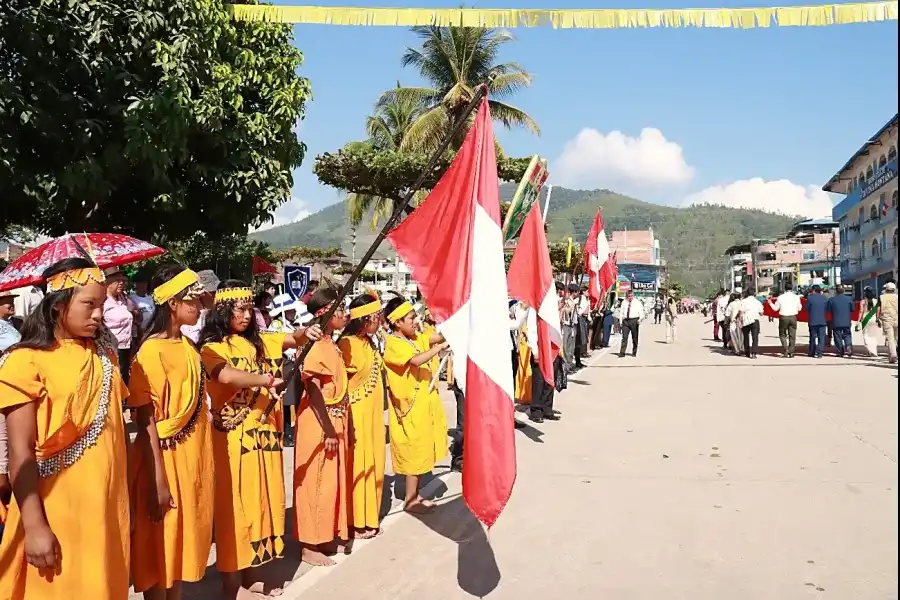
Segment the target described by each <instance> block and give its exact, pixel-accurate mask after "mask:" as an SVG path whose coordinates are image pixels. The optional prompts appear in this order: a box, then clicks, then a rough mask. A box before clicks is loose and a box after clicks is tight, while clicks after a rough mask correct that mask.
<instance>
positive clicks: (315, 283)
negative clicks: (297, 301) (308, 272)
mask: <svg viewBox="0 0 900 600" xmlns="http://www.w3.org/2000/svg"><path fill="white" fill-rule="evenodd" d="M317 289H319V280H318V279H310V280H309V283H307V284H306V291H307V292H312V291H313V290H317Z"/></svg>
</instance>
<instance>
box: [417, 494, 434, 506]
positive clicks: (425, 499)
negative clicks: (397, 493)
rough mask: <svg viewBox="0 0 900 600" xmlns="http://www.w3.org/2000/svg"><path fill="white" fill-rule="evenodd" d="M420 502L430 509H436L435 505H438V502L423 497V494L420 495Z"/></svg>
mask: <svg viewBox="0 0 900 600" xmlns="http://www.w3.org/2000/svg"><path fill="white" fill-rule="evenodd" d="M419 502H420V503H421V504H422V506H427V507H428V508H430V509H434V507H435V506H437V504H435V503H434V502H433V501H431V500H428V499H427V498H423V497H422V496H419Z"/></svg>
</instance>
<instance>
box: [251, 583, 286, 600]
mask: <svg viewBox="0 0 900 600" xmlns="http://www.w3.org/2000/svg"><path fill="white" fill-rule="evenodd" d="M246 588H247V591H248V592H250V593H251V594H254V595H255V597H258V598H277V597H278V596H280V595H282V594H283V593H284V590H283V589H281V588H280V587H277V586H268V587H267V586H266V584H265V583H263V582H262V581H256V582H254V583H252V584H250V585H248V586H246Z"/></svg>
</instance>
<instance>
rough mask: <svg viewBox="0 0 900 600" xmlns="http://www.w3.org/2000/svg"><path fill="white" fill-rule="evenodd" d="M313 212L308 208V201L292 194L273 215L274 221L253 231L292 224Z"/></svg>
mask: <svg viewBox="0 0 900 600" xmlns="http://www.w3.org/2000/svg"><path fill="white" fill-rule="evenodd" d="M311 214H312V211H310V210H309V209H307V208H306V203H305V202H303V200H300V199H299V198H296V197H294V196H291V199H290V200H288V201H287V202H285V203H284V204H282V205H281V206H279V207H278V209H277V210H275V213H274V214H273V215H272V216H273V218H274V221H273V222H269V223H263V224H262V226H260V227H258V228H256V229H252V230H251V231H265V230H266V229H272V228H273V227H280V226H282V225H290V224H291V223H296V222H297V221H302V220H303V219H305V218H306V217H308V216H309V215H311Z"/></svg>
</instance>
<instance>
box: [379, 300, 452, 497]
mask: <svg viewBox="0 0 900 600" xmlns="http://www.w3.org/2000/svg"><path fill="white" fill-rule="evenodd" d="M384 312H385V314H386V315H387V321H388V323H389V324H390V327H391V333H390V335H388V337H387V340H385V348H384V363H385V366H386V367H387V382H388V389H389V391H390V399H391V406H390V408H389V409H388V418H389V423H390V434H391V462H392V463H393V466H394V472H395V473H397V474H398V475H405V476H406V499H405V503H404V510H406V511H407V512H412V513H425V512H429V511H431V510H432V509H433V508H434V503H433V502H431V501H430V500H425V499H424V498H422V496H421V495H420V494H419V485H420V481H421V476H422V475H424V474H425V473H429V472H430V471H431V470H432V469H433V468H434V465H435V463H437V461H439V460H441V459H442V458H444V457H445V456H447V417H446V415H445V414H444V407H443V406H442V405H441V398H440V395H439V394H438V391H437V386H435V388H434V389H429V387H430V385H431V380H432V377H433V371H432V369H433V366H432V365H431V364H429V362H430V361H432V359H434V358H435V357H437V356H438V354H439V353H440V352H441V351H442V350H444V349H445V348H447V342H446V341H445V340H444V337H443V336H442V335H441V334H439V333H434V334H432V335H431V336H429V337H426V336H425V335H424V334H421V333H418V332H417V329H416V312H415V309H414V308H413V306H412V304H410V303H409V302H408V301H406V300H404V299H403V298H393V299H391V301H390V302H388V303H387V306H385V308H384Z"/></svg>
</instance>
